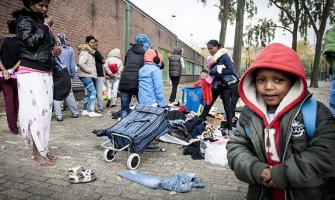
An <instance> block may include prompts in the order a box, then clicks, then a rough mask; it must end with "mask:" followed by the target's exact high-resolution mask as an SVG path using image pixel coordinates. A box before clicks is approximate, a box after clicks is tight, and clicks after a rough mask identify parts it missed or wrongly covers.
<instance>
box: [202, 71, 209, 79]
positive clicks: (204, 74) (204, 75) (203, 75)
mask: <svg viewBox="0 0 335 200" xmlns="http://www.w3.org/2000/svg"><path fill="white" fill-rule="evenodd" d="M207 75H208V74H207V73H206V72H201V73H200V79H206V77H207Z"/></svg>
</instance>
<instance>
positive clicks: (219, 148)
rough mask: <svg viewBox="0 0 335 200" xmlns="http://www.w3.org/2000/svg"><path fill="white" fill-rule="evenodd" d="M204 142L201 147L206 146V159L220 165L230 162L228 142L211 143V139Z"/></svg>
mask: <svg viewBox="0 0 335 200" xmlns="http://www.w3.org/2000/svg"><path fill="white" fill-rule="evenodd" d="M203 143H204V145H200V147H203V148H204V152H205V161H207V162H209V163H212V164H219V165H226V164H227V163H228V159H227V149H226V144H227V143H226V142H225V143H215V142H214V143H211V142H209V141H203Z"/></svg>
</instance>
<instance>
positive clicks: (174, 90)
mask: <svg viewBox="0 0 335 200" xmlns="http://www.w3.org/2000/svg"><path fill="white" fill-rule="evenodd" d="M170 79H171V82H172V91H171V95H170V99H169V101H170V102H174V101H175V100H176V95H177V88H178V85H179V80H180V76H170Z"/></svg>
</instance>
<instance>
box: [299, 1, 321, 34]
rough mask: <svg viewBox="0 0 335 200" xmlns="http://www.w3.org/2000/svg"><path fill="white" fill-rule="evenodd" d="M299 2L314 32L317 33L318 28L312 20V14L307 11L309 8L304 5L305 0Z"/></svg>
mask: <svg viewBox="0 0 335 200" xmlns="http://www.w3.org/2000/svg"><path fill="white" fill-rule="evenodd" d="M301 4H302V6H303V7H304V10H305V12H306V13H307V16H308V18H309V20H310V22H311V24H312V26H313V29H314V32H315V33H317V32H318V31H319V30H318V28H317V27H316V24H315V22H314V20H313V16H312V14H311V13H310V12H309V9H308V8H307V6H306V2H305V1H301Z"/></svg>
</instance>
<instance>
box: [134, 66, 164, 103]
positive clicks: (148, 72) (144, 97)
mask: <svg viewBox="0 0 335 200" xmlns="http://www.w3.org/2000/svg"><path fill="white" fill-rule="evenodd" d="M138 80H139V90H138V99H139V103H140V104H142V105H146V106H150V105H152V104H154V103H158V105H159V107H165V106H166V102H165V98H164V88H163V79H162V72H161V70H160V68H159V66H157V65H156V64H154V63H150V62H146V63H144V66H143V67H142V68H141V69H140V71H139V79H138Z"/></svg>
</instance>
